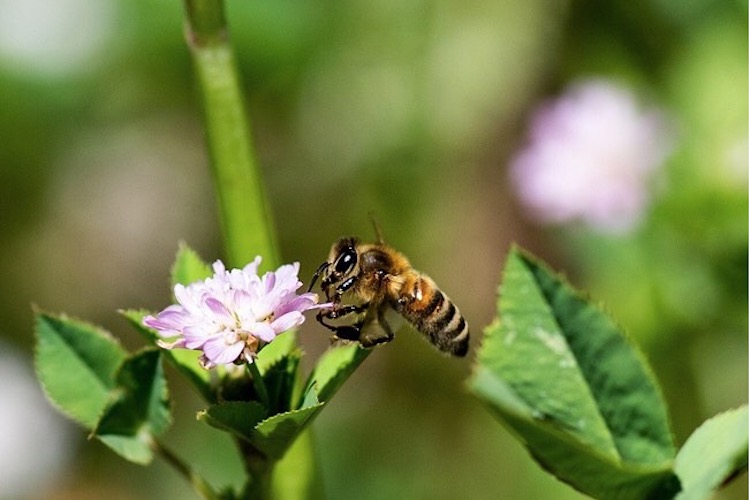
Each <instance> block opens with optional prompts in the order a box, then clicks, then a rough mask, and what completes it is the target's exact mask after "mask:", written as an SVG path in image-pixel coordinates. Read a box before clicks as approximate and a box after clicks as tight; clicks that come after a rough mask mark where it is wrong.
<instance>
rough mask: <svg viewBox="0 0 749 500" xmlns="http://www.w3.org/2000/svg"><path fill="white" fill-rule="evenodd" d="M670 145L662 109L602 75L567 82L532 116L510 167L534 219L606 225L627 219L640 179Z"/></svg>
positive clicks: (614, 226) (638, 201)
mask: <svg viewBox="0 0 749 500" xmlns="http://www.w3.org/2000/svg"><path fill="white" fill-rule="evenodd" d="M670 150H671V137H670V136H669V134H668V130H667V128H666V127H665V125H664V122H663V119H662V116H661V115H660V114H659V113H658V112H655V111H653V110H642V109H641V107H640V106H639V105H638V103H637V100H636V99H635V97H634V95H632V94H631V93H630V92H629V91H628V90H626V89H623V88H620V87H617V86H615V85H612V84H611V83H608V82H605V81H588V82H583V83H580V84H577V85H575V86H573V87H572V88H571V89H570V90H569V91H568V92H567V93H566V94H565V95H563V96H562V97H561V98H559V99H558V100H557V101H554V102H552V103H550V104H548V105H546V106H545V107H542V108H541V109H540V110H539V111H538V112H537V114H536V115H535V116H534V117H533V120H532V123H531V130H530V137H529V141H528V145H527V146H526V147H525V149H524V150H522V151H521V152H520V153H519V154H518V155H517V156H516V157H515V159H514V161H513V162H512V164H511V166H510V174H511V176H512V180H513V183H514V184H515V187H516V190H517V192H518V195H519V197H520V199H521V201H522V202H523V204H524V205H526V207H527V208H528V209H529V210H530V211H531V213H532V214H533V215H534V216H535V217H536V218H537V219H539V220H540V221H541V222H546V223H564V222H570V221H572V220H582V221H584V222H586V223H587V224H589V225H591V226H593V227H596V228H598V229H603V230H605V231H609V232H618V231H624V230H627V229H630V228H632V227H634V226H635V225H636V224H637V222H638V221H639V219H640V218H641V216H642V213H643V212H644V210H645V207H646V206H647V203H648V201H649V192H648V183H649V181H650V180H651V178H652V176H653V173H654V172H655V171H656V170H657V168H658V167H660V166H661V165H662V164H663V162H664V160H665V158H666V156H667V155H668V154H669V152H670Z"/></svg>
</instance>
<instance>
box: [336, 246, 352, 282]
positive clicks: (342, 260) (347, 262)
mask: <svg viewBox="0 0 749 500" xmlns="http://www.w3.org/2000/svg"><path fill="white" fill-rule="evenodd" d="M355 265H356V250H354V249H353V248H351V247H349V248H346V249H345V250H344V251H343V252H342V253H341V255H340V257H338V260H336V262H335V271H336V272H337V273H338V274H342V275H343V274H346V273H348V272H350V271H351V270H352V269H353V268H354V266H355Z"/></svg>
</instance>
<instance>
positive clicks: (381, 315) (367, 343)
mask: <svg viewBox="0 0 749 500" xmlns="http://www.w3.org/2000/svg"><path fill="white" fill-rule="evenodd" d="M394 338H395V335H394V334H393V330H392V329H391V328H390V325H389V324H388V322H387V321H385V312H384V310H382V309H380V310H379V311H377V319H376V320H371V321H370V325H369V327H368V328H367V329H365V330H364V333H363V335H362V336H361V339H360V340H359V342H361V345H362V346H363V347H374V346H376V345H377V344H386V343H388V342H390V341H391V340H393V339H394Z"/></svg>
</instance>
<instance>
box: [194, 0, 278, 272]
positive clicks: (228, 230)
mask: <svg viewBox="0 0 749 500" xmlns="http://www.w3.org/2000/svg"><path fill="white" fill-rule="evenodd" d="M185 8H186V11H187V28H186V29H187V34H186V36H187V42H188V45H189V46H190V51H191V53H192V59H193V63H194V65H195V70H196V72H197V76H198V81H199V84H200V92H201V96H202V100H203V111H204V114H205V121H206V135H207V140H208V149H209V151H210V155H211V167H212V169H213V179H214V184H215V186H216V192H217V197H218V202H219V215H220V218H221V228H222V231H223V235H224V241H225V245H226V253H227V259H228V261H229V263H230V265H231V266H242V265H244V264H246V263H247V262H249V261H251V260H252V259H253V258H254V257H255V256H256V255H261V256H262V257H263V259H264V262H265V266H266V267H269V268H275V267H276V266H277V265H278V264H279V256H278V253H277V245H276V242H275V234H274V231H273V225H272V223H271V216H270V210H269V208H268V203H267V200H266V198H265V195H264V190H263V185H262V176H261V172H260V167H259V165H258V164H257V162H256V161H255V156H254V151H253V148H252V143H251V138H250V125H249V121H248V119H247V116H246V113H245V105H244V99H243V97H242V92H241V88H240V82H239V74H238V71H237V64H236V61H235V58H234V53H233V50H232V46H231V44H230V43H229V37H228V31H227V27H226V22H225V20H224V9H223V1H222V0H185Z"/></svg>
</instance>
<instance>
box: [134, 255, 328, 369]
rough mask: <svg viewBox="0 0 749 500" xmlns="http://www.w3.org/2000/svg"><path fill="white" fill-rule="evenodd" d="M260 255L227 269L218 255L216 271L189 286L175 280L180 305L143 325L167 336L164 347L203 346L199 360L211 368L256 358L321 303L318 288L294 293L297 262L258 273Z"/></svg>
mask: <svg viewBox="0 0 749 500" xmlns="http://www.w3.org/2000/svg"><path fill="white" fill-rule="evenodd" d="M259 265H260V257H256V258H255V260H254V261H253V262H251V263H250V264H248V265H247V266H245V267H244V269H232V270H231V271H227V270H226V268H225V267H224V264H223V263H222V262H221V261H220V260H218V261H216V262H215V263H214V264H213V271H214V275H213V276H212V277H210V278H207V279H206V280H205V281H196V282H195V283H191V284H190V285H188V286H183V285H179V284H178V285H175V287H174V296H175V298H176V299H177V302H179V303H178V304H174V305H171V306H169V307H167V308H166V309H164V310H163V311H161V312H160V313H158V314H157V315H156V316H148V317H146V318H144V319H143V324H144V325H146V326H148V327H150V328H153V329H155V330H157V332H158V334H159V335H160V336H161V337H163V338H164V340H160V341H159V342H158V344H159V345H160V346H161V347H163V348H165V349H173V348H185V349H197V350H201V351H203V355H202V356H201V364H202V365H203V367H204V368H213V367H214V366H216V365H220V364H231V363H236V362H240V361H244V362H247V363H252V362H253V358H254V356H255V355H256V354H257V352H258V350H259V349H260V348H261V347H262V346H263V345H265V344H267V343H268V342H271V341H273V339H275V338H276V336H277V335H279V334H280V333H282V332H284V331H286V330H289V329H291V328H294V327H296V326H299V325H300V324H302V323H303V322H304V315H303V314H302V313H304V312H305V311H307V310H310V309H316V308H319V307H324V305H317V301H318V297H317V294H314V293H303V294H301V295H297V294H296V290H298V289H299V287H301V286H302V282H301V281H299V278H298V277H297V276H298V274H299V263H298V262H295V263H294V264H286V265H283V266H281V267H279V268H278V270H276V271H275V272H267V273H265V274H264V275H263V276H262V277H260V276H258V274H257V269H258V266H259Z"/></svg>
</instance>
